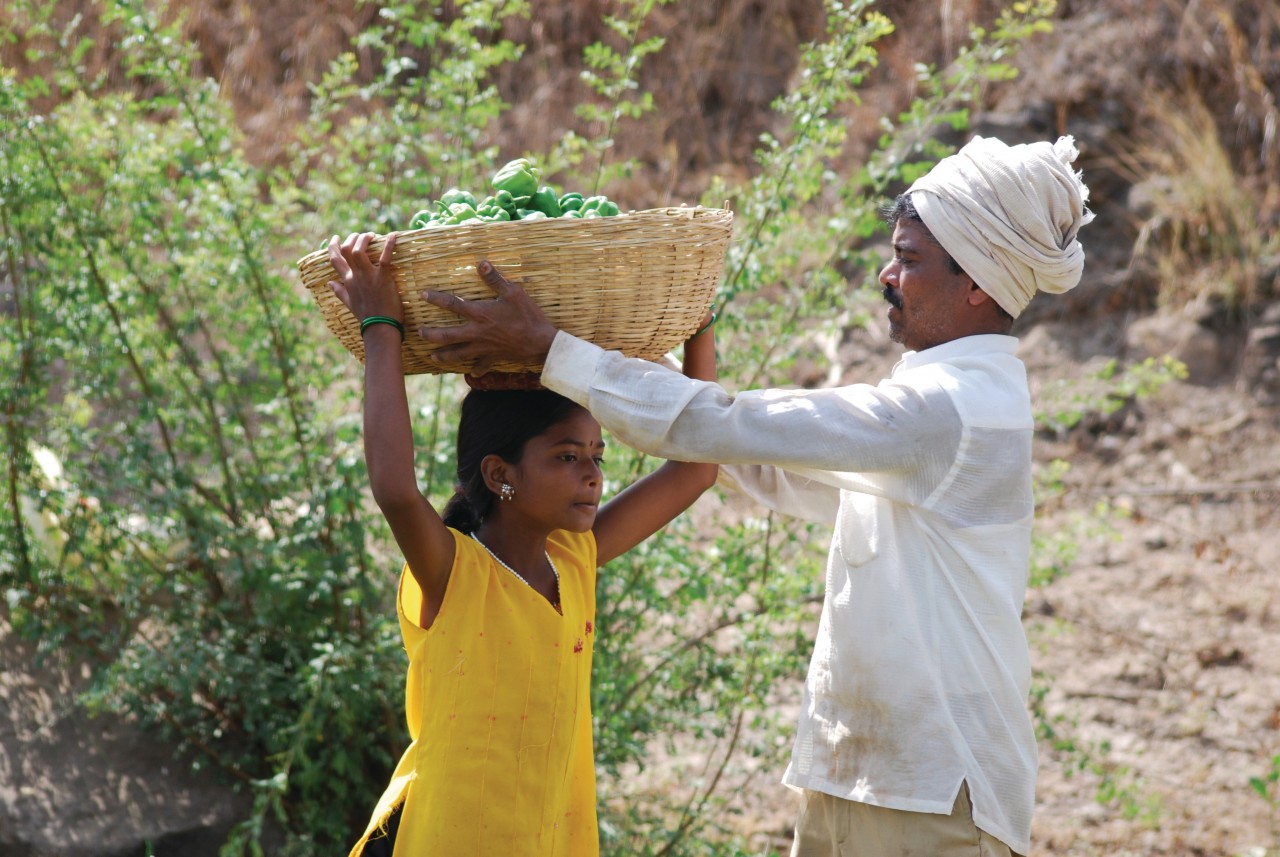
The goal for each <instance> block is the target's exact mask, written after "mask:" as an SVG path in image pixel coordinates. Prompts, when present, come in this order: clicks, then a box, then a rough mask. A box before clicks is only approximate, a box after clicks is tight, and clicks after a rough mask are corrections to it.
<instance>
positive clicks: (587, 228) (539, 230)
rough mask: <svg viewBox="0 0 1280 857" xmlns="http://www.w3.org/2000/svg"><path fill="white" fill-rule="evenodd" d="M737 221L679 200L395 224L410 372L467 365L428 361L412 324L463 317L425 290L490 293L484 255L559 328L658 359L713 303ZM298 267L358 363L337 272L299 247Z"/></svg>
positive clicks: (503, 367)
mask: <svg viewBox="0 0 1280 857" xmlns="http://www.w3.org/2000/svg"><path fill="white" fill-rule="evenodd" d="M732 225H733V213H732V212H730V211H727V210H725V209H719V208H700V207H699V208H689V207H681V208H659V209H650V210H647V211H634V212H629V213H628V214H626V215H625V216H618V217H600V218H594V219H589V220H580V219H546V220H520V221H512V222H500V223H474V224H462V225H458V226H450V227H437V228H433V229H417V230H414V231H411V232H401V233H399V235H398V237H397V238H396V249H395V255H394V257H393V258H392V265H394V267H395V277H396V285H397V287H398V288H399V290H400V294H401V296H402V297H403V299H404V305H405V327H406V329H407V331H408V335H407V336H406V337H405V342H404V371H405V374H406V375H414V374H422V373H445V372H457V373H465V372H466V371H467V370H468V369H469V368H470V367H469V366H460V365H446V364H437V363H433V362H430V361H428V360H427V359H426V357H427V355H428V354H430V353H431V352H432V351H433V350H435V346H433V345H430V344H429V343H427V342H425V341H424V340H423V339H422V337H420V336H418V335H416V331H417V329H418V327H419V326H422V325H428V326H432V327H442V326H449V325H456V324H460V323H461V322H462V319H461V318H460V317H458V316H456V315H454V314H452V313H450V312H447V311H446V310H442V309H440V308H438V307H435V306H432V305H431V304H428V303H426V302H425V301H424V300H422V292H423V291H424V290H426V289H434V290H437V291H443V292H453V293H454V294H457V295H459V296H460V297H463V298H467V299H477V298H488V297H492V295H493V293H492V291H490V289H489V287H488V286H486V285H485V284H484V282H483V281H482V280H481V279H480V276H479V275H478V274H477V273H476V268H475V266H476V262H478V261H479V260H481V259H488V260H489V261H490V262H492V263H493V264H494V265H495V266H496V267H497V268H498V270H499V271H501V272H502V273H503V274H504V275H505V276H506V277H508V278H509V279H512V280H514V281H517V282H520V283H521V284H522V285H523V286H524V288H525V290H526V291H527V292H528V293H529V295H530V297H532V298H533V300H534V301H535V302H536V303H537V304H538V306H539V307H541V308H542V311H543V312H544V313H546V315H547V317H548V318H549V319H550V320H551V322H552V323H553V324H555V325H556V326H557V327H559V328H561V329H563V330H566V331H568V332H569V333H572V334H574V335H576V336H580V337H582V338H583V339H586V340H589V341H591V342H594V343H596V344H597V345H600V346H601V347H603V348H607V349H610V350H618V351H621V352H623V353H624V354H626V355H628V356H630V357H642V358H645V359H648V360H656V359H658V358H659V357H661V356H662V355H663V354H665V353H666V352H668V351H670V350H671V349H672V348H673V347H674V346H676V345H678V344H680V343H681V342H683V341H684V340H685V338H686V337H688V335H689V334H690V333H692V332H693V331H695V330H697V328H698V324H699V323H700V321H701V320H702V317H703V315H704V314H705V313H706V311H707V309H708V308H709V307H710V306H711V303H712V299H713V297H714V294H715V289H716V285H717V284H718V283H719V280H720V275H721V273H722V271H723V268H724V256H725V251H726V249H727V248H728V246H729V237H730V234H731V232H732ZM382 244H383V241H382V239H381V238H378V239H375V240H374V241H373V242H372V244H371V246H370V248H369V253H370V255H371V256H372V257H373V258H375V259H376V258H377V257H378V255H379V254H380V253H381V252H382ZM298 269H299V271H300V272H301V274H302V282H303V284H304V285H305V286H306V287H307V289H308V290H310V292H311V294H312V295H313V296H314V297H315V300H316V303H317V304H318V305H319V307H320V311H321V313H322V314H323V315H324V320H325V323H326V324H328V326H329V329H330V330H331V331H333V333H334V334H335V335H336V336H337V337H338V339H339V340H340V341H341V342H342V344H343V345H344V346H346V348H347V350H348V351H350V352H351V353H352V354H354V355H355V356H356V357H357V358H358V359H359V360H360V361H361V362H363V361H364V343H363V341H362V340H361V338H360V325H359V323H358V322H357V320H356V318H355V316H354V315H352V314H351V312H350V311H349V310H348V309H347V308H346V307H345V306H344V305H343V304H342V302H341V301H340V300H338V298H337V296H336V295H334V294H333V291H332V290H331V289H330V288H329V285H328V284H329V281H330V280H333V279H334V278H335V277H336V273H335V272H334V269H333V266H332V265H331V264H330V263H329V252H328V250H327V249H324V250H317V251H316V252H314V253H310V254H308V255H307V256H304V257H303V258H302V259H300V260H299V261H298ZM492 368H493V371H496V372H512V373H520V372H538V371H541V369H542V367H541V366H540V365H537V366H534V365H529V364H526V363H521V362H516V361H511V362H506V363H499V364H495V365H494V366H493V367H492Z"/></svg>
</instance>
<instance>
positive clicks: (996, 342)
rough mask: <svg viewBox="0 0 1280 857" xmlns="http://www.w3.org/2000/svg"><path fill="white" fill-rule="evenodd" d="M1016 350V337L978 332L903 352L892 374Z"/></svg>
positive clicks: (1009, 352)
mask: <svg viewBox="0 0 1280 857" xmlns="http://www.w3.org/2000/svg"><path fill="white" fill-rule="evenodd" d="M1017 350H1018V338H1017V337H1016V336H1005V335H1003V334H999V333H980V334H975V335H973V336H962V337H960V338H959V339H953V340H951V341H950V342H944V343H942V344H941V345H935V346H933V347H932V348H926V349H924V350H923V351H906V352H903V354H902V358H901V359H900V360H899V361H898V362H897V364H896V365H895V366H894V367H893V372H894V374H897V373H898V372H900V371H904V370H907V369H915V368H917V367H920V366H928V365H929V364H930V363H946V362H947V361H949V360H955V359H956V358H958V357H976V356H980V355H989V354H1014V353H1016V352H1017Z"/></svg>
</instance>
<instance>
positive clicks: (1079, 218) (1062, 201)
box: [907, 137, 1093, 318]
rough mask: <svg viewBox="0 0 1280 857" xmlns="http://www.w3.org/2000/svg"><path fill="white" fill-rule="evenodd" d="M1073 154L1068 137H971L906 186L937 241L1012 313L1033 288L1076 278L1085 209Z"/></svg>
mask: <svg viewBox="0 0 1280 857" xmlns="http://www.w3.org/2000/svg"><path fill="white" fill-rule="evenodd" d="M1077 155H1078V152H1077V150H1076V145H1075V140H1074V139H1073V138H1072V137H1059V138H1058V141H1057V142H1056V143H1048V142H1040V143H1027V144H1021V145H1017V146H1007V145H1005V144H1004V143H1003V142H1001V141H1000V140H997V139H996V138H994V137H974V138H973V139H972V140H970V141H969V142H968V143H966V144H965V145H964V147H962V148H961V149H960V150H959V151H958V152H956V153H955V154H954V155H952V156H950V157H948V158H943V159H942V160H941V161H939V162H938V164H937V165H936V166H935V167H934V168H933V169H932V170H930V171H929V172H928V174H926V175H924V176H922V177H921V178H920V179H918V180H917V181H916V182H915V183H914V184H912V185H911V187H910V188H908V189H907V193H909V194H910V195H911V202H912V203H913V204H914V205H915V208H916V211H918V212H919V213H920V219H921V220H923V221H924V225H925V226H926V227H928V229H929V231H930V232H932V233H933V237H934V238H936V239H937V240H938V243H939V244H941V245H942V249H944V250H946V251H947V253H949V254H950V255H951V257H952V258H953V259H955V261H956V263H957V264H958V265H960V267H961V268H963V269H964V272H965V273H966V274H968V275H969V276H970V277H972V278H973V281H974V282H975V283H977V284H978V286H979V288H981V289H982V290H983V291H985V292H986V293H987V294H989V295H991V297H992V298H994V299H995V301H996V302H997V303H998V304H1000V306H1001V307H1003V308H1004V309H1005V311H1007V312H1008V313H1009V314H1010V315H1012V316H1013V317H1014V318H1017V317H1018V315H1020V314H1021V313H1022V311H1023V310H1024V309H1025V308H1026V306H1027V304H1028V303H1030V301H1031V298H1033V297H1034V296H1035V293H1036V292H1037V291H1045V292H1050V293H1053V294H1060V293H1062V292H1065V291H1067V290H1068V289H1071V288H1074V287H1075V286H1076V284H1077V283H1079V282H1080V276H1081V273H1082V272H1083V270H1084V248H1083V247H1081V246H1080V242H1079V241H1078V240H1077V239H1076V233H1077V232H1078V231H1079V230H1080V227H1081V226H1084V225H1085V224H1086V223H1088V222H1089V221H1090V220H1092V219H1093V212H1091V211H1089V209H1088V208H1086V207H1085V203H1086V202H1087V201H1088V199H1089V189H1088V188H1087V187H1085V185H1084V182H1083V181H1082V180H1081V177H1080V173H1078V172H1076V171H1075V170H1073V169H1072V168H1071V164H1072V162H1073V161H1075V159H1076V156H1077Z"/></svg>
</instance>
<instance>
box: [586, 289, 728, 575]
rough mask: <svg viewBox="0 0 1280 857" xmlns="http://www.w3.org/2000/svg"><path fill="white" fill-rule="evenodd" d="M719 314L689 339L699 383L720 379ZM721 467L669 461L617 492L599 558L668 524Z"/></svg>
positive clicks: (687, 369)
mask: <svg viewBox="0 0 1280 857" xmlns="http://www.w3.org/2000/svg"><path fill="white" fill-rule="evenodd" d="M715 320H716V314H715V313H714V312H708V313H707V315H706V316H705V317H704V318H703V320H702V324H703V326H702V327H701V328H700V329H699V330H698V332H697V333H695V334H693V336H691V337H689V338H688V339H687V340H685V343H684V374H685V375H686V376H688V377H689V378H693V379H696V380H699V381H714V380H716V343H715V330H714V327H715ZM718 473H719V466H718V465H715V464H694V463H687V462H681V461H668V462H666V463H665V464H663V465H662V466H661V467H659V468H658V469H657V470H655V471H654V472H653V473H651V474H649V475H648V476H645V477H644V478H643V479H640V480H637V481H636V482H634V483H632V484H631V485H629V486H628V487H627V488H625V489H624V490H622V491H621V492H619V493H618V496H616V497H614V498H613V499H612V500H610V501H609V502H608V503H607V504H606V505H605V506H603V507H601V509H600V512H599V514H598V515H596V522H595V526H594V527H592V532H593V533H594V534H595V537H596V561H597V563H598V564H600V565H604V564H605V563H607V562H608V561H609V560H611V559H614V558H615V557H618V556H621V555H622V554H624V553H626V552H627V551H629V550H631V549H632V548H633V547H635V546H636V545H638V544H640V542H642V541H644V540H645V539H647V538H649V536H651V535H653V534H654V533H656V532H657V531H658V530H660V529H662V528H663V527H665V526H666V525H667V524H669V523H670V522H671V521H672V520H673V519H674V518H675V517H676V515H679V514H680V513H681V512H683V511H684V510H685V509H687V508H689V506H691V505H693V501H694V500H697V499H698V498H699V497H700V496H702V493H703V492H704V491H706V490H707V489H708V488H710V487H711V486H712V485H714V484H715V482H716V476H717V474H718Z"/></svg>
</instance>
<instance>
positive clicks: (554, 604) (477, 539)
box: [471, 533, 560, 610]
mask: <svg viewBox="0 0 1280 857" xmlns="http://www.w3.org/2000/svg"><path fill="white" fill-rule="evenodd" d="M471 538H473V539H475V542H476V544H478V545H480V547H482V548H484V552H485V553H487V554H488V555H489V556H491V557H493V561H494V562H496V563H497V564H498V565H500V566H502V567H503V568H505V569H506V570H507V571H509V572H511V573H512V574H514V575H515V576H516V578H517V579H518V580H519V581H520V582H521V583H523V584H524V585H525V586H527V587H529V588H530V589H533V584H532V583H530V582H529V581H527V580H525V579H524V575H523V574H521V573H520V572H518V571H516V570H515V569H514V568H512V567H511V566H509V565H507V564H506V563H505V562H503V561H502V557H500V556H498V555H497V554H496V553H494V552H493V551H491V550H489V546H488V545H487V544H485V543H484V542H482V541H480V537H479V536H477V535H476V534H475V533H471ZM542 555H543V556H545V557H546V558H547V565H549V566H551V574H552V576H553V577H555V579H556V600H555V601H553V602H552V603H551V606H552V607H554V608H556V609H557V610H559V609H560V572H559V571H557V570H556V564H555V563H554V562H552V561H551V554H549V553H547V552H546V551H543V552H542ZM534 591H535V592H537V590H536V589H534Z"/></svg>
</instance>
